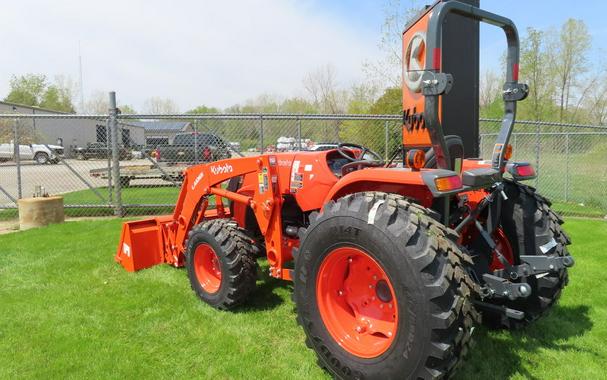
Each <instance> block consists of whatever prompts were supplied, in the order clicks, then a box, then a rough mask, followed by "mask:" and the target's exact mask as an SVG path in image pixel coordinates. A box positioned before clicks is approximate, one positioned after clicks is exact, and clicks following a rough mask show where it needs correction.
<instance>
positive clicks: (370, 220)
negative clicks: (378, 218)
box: [367, 199, 384, 224]
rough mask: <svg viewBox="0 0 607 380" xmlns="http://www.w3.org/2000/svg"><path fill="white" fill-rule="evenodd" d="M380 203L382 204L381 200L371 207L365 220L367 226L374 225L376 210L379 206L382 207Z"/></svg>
mask: <svg viewBox="0 0 607 380" xmlns="http://www.w3.org/2000/svg"><path fill="white" fill-rule="evenodd" d="M382 203H384V200H383V199H382V200H379V201H377V202H375V204H374V205H373V207H371V211H369V217H368V218H367V224H375V215H376V214H377V209H378V208H379V206H381V205H382Z"/></svg>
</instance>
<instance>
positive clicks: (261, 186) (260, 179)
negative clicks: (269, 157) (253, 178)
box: [257, 173, 266, 194]
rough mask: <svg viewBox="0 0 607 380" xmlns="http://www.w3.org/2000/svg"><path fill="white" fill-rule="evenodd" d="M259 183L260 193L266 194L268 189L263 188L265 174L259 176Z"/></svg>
mask: <svg viewBox="0 0 607 380" xmlns="http://www.w3.org/2000/svg"><path fill="white" fill-rule="evenodd" d="M257 182H258V183H259V193H260V194H263V193H265V192H266V189H265V188H264V187H263V173H259V174H257Z"/></svg>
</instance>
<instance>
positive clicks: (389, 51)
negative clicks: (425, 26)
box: [363, 0, 422, 87]
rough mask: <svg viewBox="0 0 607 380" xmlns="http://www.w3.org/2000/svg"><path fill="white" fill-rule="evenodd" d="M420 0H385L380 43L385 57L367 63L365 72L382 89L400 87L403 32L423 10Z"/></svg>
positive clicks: (364, 68)
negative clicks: (406, 1)
mask: <svg viewBox="0 0 607 380" xmlns="http://www.w3.org/2000/svg"><path fill="white" fill-rule="evenodd" d="M421 8H422V7H421V6H420V2H419V1H418V0H408V5H406V6H405V5H403V3H402V2H401V0H385V5H384V23H383V25H382V27H381V38H380V41H379V43H378V47H379V49H380V50H381V51H382V52H383V56H382V57H381V58H380V59H378V60H376V61H366V62H365V63H364V64H363V70H364V71H365V72H366V74H367V76H368V77H369V79H371V81H372V82H374V83H376V84H378V85H380V86H381V87H400V86H401V77H402V70H403V68H402V67H403V59H402V54H403V53H402V32H403V29H404V27H405V25H406V24H407V23H408V22H409V20H411V19H412V18H413V17H414V16H416V15H417V14H418V12H419V11H420V10H421Z"/></svg>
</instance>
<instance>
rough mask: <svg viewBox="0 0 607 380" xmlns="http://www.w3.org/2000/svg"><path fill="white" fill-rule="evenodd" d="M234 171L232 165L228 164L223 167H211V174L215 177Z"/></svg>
mask: <svg viewBox="0 0 607 380" xmlns="http://www.w3.org/2000/svg"><path fill="white" fill-rule="evenodd" d="M233 171H234V168H233V167H232V165H230V164H227V163H226V164H223V165H219V166H211V173H213V174H215V175H217V174H226V173H232V172H233Z"/></svg>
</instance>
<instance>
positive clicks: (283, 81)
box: [0, 0, 378, 110]
mask: <svg viewBox="0 0 607 380" xmlns="http://www.w3.org/2000/svg"><path fill="white" fill-rule="evenodd" d="M0 12H1V13H0V35H2V36H3V38H2V40H3V49H2V51H3V53H2V58H1V59H0V73H2V74H1V75H0V95H1V94H6V92H7V88H8V81H9V79H10V75H11V74H23V73H27V72H32V73H44V74H47V75H48V76H49V77H51V78H52V77H53V76H54V75H57V74H66V75H69V76H71V77H72V78H74V79H76V78H77V77H78V42H79V41H80V43H81V46H82V55H83V66H84V86H85V94H89V93H91V92H92V91H93V90H103V91H109V90H115V91H116V92H117V94H118V98H119V102H121V103H128V104H133V105H134V106H135V107H136V108H141V105H142V104H143V101H144V100H145V99H146V98H148V97H151V96H163V97H170V98H172V99H174V100H175V101H176V102H177V103H178V104H179V106H180V107H181V108H182V109H183V110H186V109H188V108H191V107H194V106H196V105H199V104H206V105H214V106H220V107H225V106H229V105H231V104H234V103H237V102H242V101H244V100H245V99H247V98H250V97H253V96H255V95H257V94H260V93H275V94H283V95H293V94H295V93H296V91H298V89H300V88H301V80H302V78H303V76H304V75H305V73H307V72H309V71H311V70H313V69H314V68H315V67H318V66H320V65H323V64H326V63H331V64H333V65H334V66H335V67H336V69H337V72H338V76H339V80H340V81H341V82H342V83H343V84H348V83H350V82H353V81H356V80H360V79H362V78H363V74H362V71H361V64H362V62H363V61H364V60H366V59H373V57H374V56H375V55H377V54H378V52H377V50H376V47H375V45H376V39H377V35H369V34H368V30H359V29H357V27H356V25H354V24H348V23H347V19H346V18H343V19H336V18H335V17H332V16H330V15H329V14H328V13H323V9H322V3H320V2H316V1H295V0H289V1H285V0H282V1H281V0H265V1H262V0H257V1H245V0H241V1H208V0H206V1H196V0H189V1H172V2H167V1H141V0H138V1H115V0H111V1H95V2H93V1H84V0H80V1H69V0H57V1H53V2H50V1H48V2H39V1H11V2H5V4H3V6H2V9H1V11H0Z"/></svg>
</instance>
